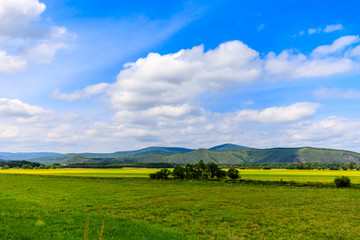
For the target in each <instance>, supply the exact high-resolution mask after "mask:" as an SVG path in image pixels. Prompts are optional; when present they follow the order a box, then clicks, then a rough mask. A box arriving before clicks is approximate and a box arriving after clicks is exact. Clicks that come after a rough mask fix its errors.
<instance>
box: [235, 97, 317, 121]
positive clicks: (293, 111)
mask: <svg viewBox="0 0 360 240" xmlns="http://www.w3.org/2000/svg"><path fill="white" fill-rule="evenodd" d="M319 107H320V104H318V103H309V102H302V103H295V104H292V105H290V106H287V107H270V108H266V109H264V110H261V111H259V110H241V111H238V112H236V113H235V114H234V116H233V117H232V119H233V120H234V121H245V122H264V123H283V122H294V121H298V120H301V119H304V118H308V117H312V116H314V115H315V113H316V109H317V108H319ZM232 115H233V114H232Z"/></svg>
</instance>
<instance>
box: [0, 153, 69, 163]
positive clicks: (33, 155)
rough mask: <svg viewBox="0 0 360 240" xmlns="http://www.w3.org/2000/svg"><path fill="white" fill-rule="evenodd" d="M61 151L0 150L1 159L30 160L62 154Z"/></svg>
mask: <svg viewBox="0 0 360 240" xmlns="http://www.w3.org/2000/svg"><path fill="white" fill-rule="evenodd" d="M60 155H62V154H61V153H54V152H29V153H9V152H0V159H3V160H7V161H11V160H29V159H32V158H38V157H48V156H60Z"/></svg>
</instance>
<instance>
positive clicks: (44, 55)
mask: <svg viewBox="0 0 360 240" xmlns="http://www.w3.org/2000/svg"><path fill="white" fill-rule="evenodd" d="M65 47H66V45H65V44H64V43H62V42H58V43H51V44H46V43H42V44H39V45H36V46H34V47H31V48H28V49H27V50H26V53H25V56H24V58H25V59H29V60H31V61H36V62H37V63H43V64H49V63H51V62H52V61H53V59H54V57H55V54H56V52H57V51H58V50H59V49H63V48H65Z"/></svg>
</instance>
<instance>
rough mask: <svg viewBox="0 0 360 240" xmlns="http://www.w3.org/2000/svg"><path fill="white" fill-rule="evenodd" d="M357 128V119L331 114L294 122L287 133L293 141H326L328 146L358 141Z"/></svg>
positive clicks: (359, 124) (359, 127)
mask: <svg viewBox="0 0 360 240" xmlns="http://www.w3.org/2000/svg"><path fill="white" fill-rule="evenodd" d="M358 129H360V121H359V120H350V119H346V118H339V117H336V116H332V117H328V118H326V119H323V120H318V121H313V122H310V121H306V122H300V123H297V124H294V125H293V126H292V127H291V128H289V129H288V130H287V133H288V134H289V135H290V136H291V138H292V139H293V140H294V141H299V142H301V141H309V142H311V143H316V142H324V143H325V142H328V145H329V147H330V146H331V145H333V146H336V145H341V144H344V143H345V142H346V143H348V142H351V141H354V142H353V143H351V146H352V145H353V144H358V143H359V139H358V137H357V136H358V134H359V133H360V132H359V130H358Z"/></svg>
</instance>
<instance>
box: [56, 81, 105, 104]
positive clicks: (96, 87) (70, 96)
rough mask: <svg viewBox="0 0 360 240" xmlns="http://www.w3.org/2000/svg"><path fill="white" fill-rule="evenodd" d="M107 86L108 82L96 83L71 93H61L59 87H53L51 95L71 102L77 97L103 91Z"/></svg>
mask: <svg viewBox="0 0 360 240" xmlns="http://www.w3.org/2000/svg"><path fill="white" fill-rule="evenodd" d="M108 87H109V84H108V83H98V84H95V85H91V86H87V87H86V88H84V89H83V90H78V91H75V92H73V93H61V92H60V90H59V89H55V90H54V91H53V92H52V93H51V96H52V97H53V98H56V99H60V100H66V101H69V102H71V101H75V100H78V99H86V98H89V97H91V96H93V95H98V94H101V93H104V92H105V90H106V89H107V88H108Z"/></svg>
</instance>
